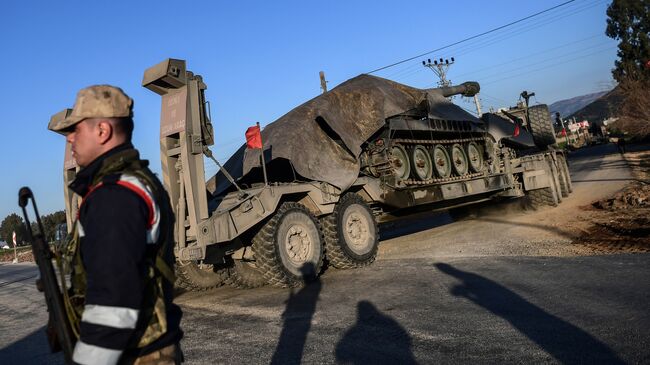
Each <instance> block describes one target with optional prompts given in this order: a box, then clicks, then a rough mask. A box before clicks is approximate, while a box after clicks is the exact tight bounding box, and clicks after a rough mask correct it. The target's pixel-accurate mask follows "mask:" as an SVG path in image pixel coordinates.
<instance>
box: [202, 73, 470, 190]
mask: <svg viewBox="0 0 650 365" xmlns="http://www.w3.org/2000/svg"><path fill="white" fill-rule="evenodd" d="M414 110H417V111H420V112H422V113H423V114H424V115H428V116H429V118H431V119H443V120H457V121H471V122H474V123H477V124H481V121H480V120H479V119H476V118H475V117H474V116H472V115H471V114H469V113H467V112H466V111H464V110H463V109H462V108H460V107H458V106H456V105H454V104H453V103H451V102H450V101H449V100H448V99H447V98H445V97H444V96H443V94H442V92H441V91H440V89H416V88H413V87H409V86H406V85H402V84H399V83H396V82H393V81H390V80H386V79H383V78H379V77H375V76H370V75H360V76H357V77H355V78H353V79H350V80H348V81H346V82H344V83H343V84H341V85H339V86H337V87H336V88H334V89H332V90H330V91H328V92H327V93H325V94H322V95H319V96H317V97H315V98H313V99H311V100H309V101H307V102H306V103H304V104H302V105H300V106H299V107H297V108H295V109H293V110H291V111H290V112H289V113H287V114H285V115H284V116H282V117H281V118H280V119H278V120H276V121H275V122H273V123H271V124H269V125H267V126H266V127H265V128H264V130H263V131H262V140H263V141H264V156H265V160H266V164H267V166H268V170H269V174H270V176H272V175H273V171H271V170H273V169H274V167H275V168H276V169H277V166H279V165H278V164H276V165H275V166H274V165H273V162H274V161H278V160H284V161H288V162H289V164H290V166H292V167H293V169H294V170H295V173H296V174H297V175H299V176H300V177H302V178H304V179H309V180H315V181H325V182H328V183H330V184H332V185H334V186H336V187H338V188H340V189H343V190H345V189H347V188H348V187H349V186H350V185H351V184H352V183H353V182H354V181H355V180H356V178H357V177H358V174H359V161H358V157H359V155H360V153H361V148H362V145H363V143H364V142H365V141H367V140H368V139H369V138H370V137H371V136H372V135H373V134H375V133H376V132H377V131H378V130H379V129H380V128H382V127H383V126H384V125H385V121H386V119H387V118H389V117H392V116H395V115H398V114H402V113H405V112H408V111H414ZM285 165H286V164H285ZM224 166H225V168H226V169H227V170H228V172H229V173H230V174H231V175H233V177H234V178H235V179H236V180H242V179H243V180H246V179H247V178H248V180H251V179H250V176H247V175H249V173H250V174H255V179H254V180H259V179H260V173H259V170H260V168H259V167H260V150H258V149H256V150H247V149H246V146H245V145H244V146H242V147H241V148H240V149H239V150H238V151H237V152H235V154H234V155H233V156H232V157H231V158H230V159H229V160H228V161H227V162H226V164H225V165H224ZM286 166H288V165H286ZM256 170H257V171H256ZM271 180H273V179H272V178H271ZM260 181H261V180H260ZM229 187H230V183H229V182H228V181H227V180H226V179H225V177H224V176H223V174H222V173H221V172H219V173H217V175H215V176H213V177H212V178H211V179H210V180H209V181H208V184H207V188H208V191H209V192H210V193H211V194H213V195H219V194H221V193H223V192H224V191H226V190H228V188H229Z"/></svg>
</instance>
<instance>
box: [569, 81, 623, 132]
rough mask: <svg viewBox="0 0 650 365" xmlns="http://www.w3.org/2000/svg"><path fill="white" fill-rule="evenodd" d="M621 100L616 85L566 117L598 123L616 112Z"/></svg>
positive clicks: (619, 91) (621, 97)
mask: <svg viewBox="0 0 650 365" xmlns="http://www.w3.org/2000/svg"><path fill="white" fill-rule="evenodd" d="M622 100H623V96H622V95H621V90H620V88H619V87H618V86H617V87H615V88H614V89H613V90H611V91H608V92H607V93H605V95H603V96H601V97H600V98H598V99H596V100H594V101H593V102H591V103H589V104H588V105H586V106H584V107H583V108H581V109H580V110H577V111H576V112H575V113H573V114H572V115H569V116H568V117H575V118H576V120H588V121H589V122H592V123H600V122H602V121H603V120H605V119H607V118H609V117H612V116H614V115H615V114H616V110H617V109H618V107H619V105H620V104H621V101H622Z"/></svg>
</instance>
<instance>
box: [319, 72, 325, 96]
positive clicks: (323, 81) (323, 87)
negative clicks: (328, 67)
mask: <svg viewBox="0 0 650 365" xmlns="http://www.w3.org/2000/svg"><path fill="white" fill-rule="evenodd" d="M318 75H319V76H320V88H321V90H323V94H325V93H326V92H327V80H325V72H323V71H321V72H319V73H318Z"/></svg>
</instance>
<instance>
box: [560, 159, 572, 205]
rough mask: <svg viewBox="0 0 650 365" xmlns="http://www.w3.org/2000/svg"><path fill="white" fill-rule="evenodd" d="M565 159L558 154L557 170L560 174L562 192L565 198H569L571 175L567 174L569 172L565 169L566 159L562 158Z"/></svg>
mask: <svg viewBox="0 0 650 365" xmlns="http://www.w3.org/2000/svg"><path fill="white" fill-rule="evenodd" d="M560 159H563V158H562V157H561V156H560V155H558V156H557V171H558V176H559V180H560V190H559V191H560V193H561V195H562V197H563V198H567V197H568V196H569V193H570V191H569V181H570V180H569V179H570V177H569V176H567V172H566V171H565V170H564V161H562V160H560Z"/></svg>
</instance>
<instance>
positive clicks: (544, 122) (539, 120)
mask: <svg viewBox="0 0 650 365" xmlns="http://www.w3.org/2000/svg"><path fill="white" fill-rule="evenodd" d="M528 122H529V123H528V125H529V126H530V134H532V135H533V142H535V145H536V146H537V147H539V148H540V149H542V150H545V149H547V148H548V146H552V145H555V144H556V143H557V141H556V140H555V129H554V128H553V122H552V121H551V114H550V113H549V111H548V107H547V106H546V105H545V104H541V105H534V106H531V107H530V108H528Z"/></svg>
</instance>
